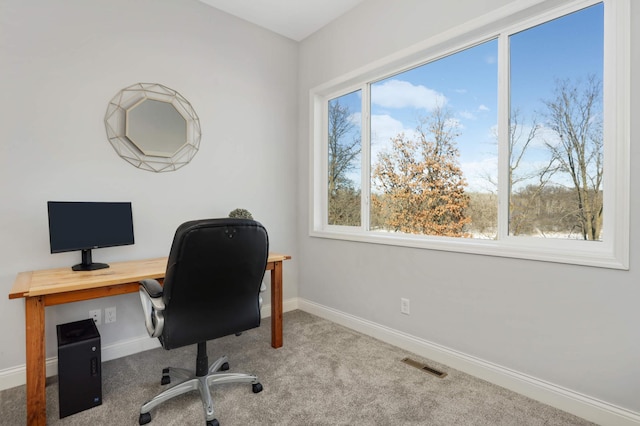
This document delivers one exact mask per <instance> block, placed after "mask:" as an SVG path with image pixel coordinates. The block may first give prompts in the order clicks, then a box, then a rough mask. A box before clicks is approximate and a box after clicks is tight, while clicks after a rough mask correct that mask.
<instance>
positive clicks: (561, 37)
mask: <svg viewBox="0 0 640 426" xmlns="http://www.w3.org/2000/svg"><path fill="white" fill-rule="evenodd" d="M497 57H498V41H497V40H490V41H488V42H485V43H483V44H480V45H477V46H474V47H471V48H469V49H466V50H463V51H461V52H458V53H455V54H453V55H450V56H447V57H445V58H442V59H439V60H437V61H434V62H431V63H428V64H425V65H423V66H420V67H417V68H414V69H412V70H409V71H406V72H403V73H401V74H398V75H395V76H391V77H388V78H386V79H384V80H380V81H378V82H376V83H374V84H372V89H371V90H372V93H371V102H372V103H371V127H372V128H371V131H372V161H373V162H375V157H376V155H377V153H378V152H379V151H380V150H381V149H385V147H387V146H388V145H389V140H390V138H392V137H394V136H395V135H397V134H398V133H400V132H404V133H405V134H406V135H407V136H409V135H411V134H412V133H413V132H414V130H415V128H416V126H417V124H418V121H419V119H420V118H423V117H425V116H427V115H428V114H429V112H430V111H431V110H432V109H433V108H434V106H435V105H436V104H440V105H443V106H444V107H446V108H447V109H449V111H450V112H451V115H452V118H453V119H454V120H455V122H456V124H457V125H458V126H459V127H458V130H459V132H460V136H459V138H458V140H457V141H458V148H459V151H460V158H459V160H460V164H461V167H462V169H463V172H464V174H465V178H466V179H467V181H468V182H469V184H470V187H471V188H470V189H472V190H484V189H493V188H489V186H490V185H489V186H487V185H488V182H487V181H486V179H485V178H484V177H483V175H485V174H487V173H489V174H491V175H493V176H495V175H496V173H497V145H496V138H495V132H496V127H497V122H498V115H497V108H498V103H497V99H498V78H497V75H498V63H497ZM602 63H603V6H602V4H597V5H595V6H592V7H589V8H587V9H583V10H581V11H578V12H576V13H572V14H570V15H567V16H564V17H561V18H558V19H556V20H553V21H551V22H548V23H545V24H542V25H539V26H537V27H533V28H530V29H527V30H525V31H522V32H520V33H516V34H513V35H512V36H511V37H510V70H511V75H510V89H511V92H510V99H511V108H512V109H513V108H516V107H517V108H518V109H519V110H520V112H521V113H522V117H523V118H524V119H526V120H528V119H530V118H531V117H532V116H533V114H536V113H537V114H538V121H539V122H540V123H541V124H544V118H543V117H542V116H541V114H542V113H543V112H544V103H543V100H548V99H551V98H552V96H553V91H554V87H555V84H556V80H557V79H558V78H560V79H565V78H569V79H571V80H573V81H575V80H579V79H581V80H585V79H586V78H587V76H589V75H595V76H596V77H598V78H600V79H602ZM340 102H341V103H343V104H346V105H349V107H350V108H351V111H352V112H353V113H354V118H359V116H360V93H359V92H354V93H352V94H350V95H346V96H343V97H341V98H340ZM543 134H544V132H543ZM547 136H548V134H547ZM538 146H542V143H539V144H538ZM543 156H544V152H543V151H542V150H538V151H537V152H536V151H534V150H532V151H531V153H530V155H529V156H528V157H529V158H528V160H529V161H530V162H531V164H532V167H533V164H534V163H535V162H536V161H541V159H542V157H543Z"/></svg>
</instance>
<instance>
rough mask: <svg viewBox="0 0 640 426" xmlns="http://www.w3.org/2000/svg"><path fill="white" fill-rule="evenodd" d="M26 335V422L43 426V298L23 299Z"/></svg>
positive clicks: (45, 411)
mask: <svg viewBox="0 0 640 426" xmlns="http://www.w3.org/2000/svg"><path fill="white" fill-rule="evenodd" d="M24 303H25V323H26V337H27V424H28V425H29V426H32V425H37V426H40V425H42V426H44V425H45V424H46V423H47V400H46V394H45V380H46V376H47V374H46V370H45V343H44V299H43V298H42V297H27V298H26V299H25V302H24Z"/></svg>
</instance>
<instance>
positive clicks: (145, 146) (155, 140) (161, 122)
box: [125, 99, 187, 157]
mask: <svg viewBox="0 0 640 426" xmlns="http://www.w3.org/2000/svg"><path fill="white" fill-rule="evenodd" d="M126 119H127V122H126V132H125V133H126V135H127V137H128V138H129V140H131V142H133V144H134V145H135V146H137V147H138V148H139V149H140V151H142V153H143V154H144V155H154V156H157V157H171V156H173V154H175V153H176V152H177V151H178V150H179V149H180V148H182V147H183V146H184V145H185V144H186V143H187V120H185V119H184V117H183V116H182V115H181V114H180V113H179V112H178V110H177V109H175V107H174V106H173V105H172V104H170V103H168V102H163V101H155V100H153V99H143V100H141V101H140V102H138V103H137V104H135V105H134V106H132V107H131V108H129V109H128V110H127V117H126Z"/></svg>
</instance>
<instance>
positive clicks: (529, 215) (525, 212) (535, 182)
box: [509, 109, 557, 235]
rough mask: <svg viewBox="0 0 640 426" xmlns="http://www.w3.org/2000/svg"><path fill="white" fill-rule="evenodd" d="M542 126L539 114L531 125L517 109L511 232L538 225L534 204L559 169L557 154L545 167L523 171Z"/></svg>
mask: <svg viewBox="0 0 640 426" xmlns="http://www.w3.org/2000/svg"><path fill="white" fill-rule="evenodd" d="M541 128H542V126H541V125H540V124H539V123H538V120H537V118H536V116H534V117H533V118H532V119H531V123H530V125H529V126H527V125H526V124H524V123H522V122H521V116H520V110H518V109H514V110H513V111H512V112H511V116H510V117H509V191H510V195H509V233H510V234H511V235H520V234H522V233H526V232H531V230H532V229H533V228H535V222H536V219H535V215H534V214H533V213H534V212H535V210H534V208H533V207H534V206H535V204H536V203H538V202H539V199H540V197H541V196H542V194H544V189H545V188H546V186H547V184H548V183H549V181H550V179H551V177H552V176H553V175H554V173H555V172H556V171H557V167H555V165H554V158H553V156H552V157H551V158H550V159H549V160H548V162H546V164H544V165H542V166H541V167H537V168H534V169H529V170H525V171H523V170H522V167H520V166H521V165H522V163H523V161H524V160H525V159H526V158H527V157H526V154H527V152H528V151H529V148H530V147H531V144H532V143H533V142H534V141H535V140H536V138H537V137H538V136H539V133H540V129H541ZM524 183H527V186H526V190H522V191H520V194H519V196H518V197H516V196H515V193H516V192H517V189H516V188H517V187H518V186H519V185H521V184H524Z"/></svg>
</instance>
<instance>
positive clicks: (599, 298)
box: [298, 0, 640, 413]
mask: <svg viewBox="0 0 640 426" xmlns="http://www.w3.org/2000/svg"><path fill="white" fill-rule="evenodd" d="M508 3H510V2H509V1H507V0H487V1H481V2H480V1H473V0H456V1H446V2H444V1H424V0H399V1H394V2H393V4H392V3H391V2H388V1H385V0H369V1H366V2H364V3H363V4H361V5H360V6H358V7H356V8H355V9H354V10H352V11H350V12H349V13H348V14H346V15H344V16H342V17H341V18H339V19H338V20H336V21H334V22H333V23H331V24H330V25H328V26H327V27H325V28H323V29H322V30H321V31H319V32H317V33H315V34H314V35H312V36H311V37H309V38H308V39H306V40H304V41H303V42H302V43H301V46H300V75H299V78H300V91H299V98H300V129H299V131H300V139H301V143H300V145H299V154H298V160H299V161H300V163H301V164H309V163H308V161H309V160H308V159H309V142H308V139H309V136H308V135H309V125H310V123H309V99H308V96H309V95H308V94H309V90H310V89H312V88H313V87H315V86H317V85H320V84H323V83H326V82H327V81H330V80H331V79H334V78H339V77H341V76H343V75H345V74H348V73H350V72H352V71H354V70H357V69H358V68H360V67H363V66H366V65H369V64H370V63H372V62H374V61H377V60H381V59H382V58H385V57H387V56H389V55H391V54H394V53H396V52H397V51H399V50H401V49H403V48H407V47H409V46H411V45H413V44H415V43H417V42H420V41H423V40H426V39H428V38H429V37H431V36H433V35H436V34H438V33H440V32H443V31H445V30H447V29H449V28H451V27H454V26H458V25H462V24H464V23H465V22H467V21H469V20H471V19H473V18H475V17H477V16H480V15H483V14H486V13H489V12H491V11H492V10H495V9H496V8H498V7H501V6H504V5H506V4H508ZM631 19H632V22H631V27H632V44H633V45H634V46H636V48H634V49H633V50H632V64H631V67H632V70H631V71H632V73H631V74H632V79H633V80H632V91H633V93H632V94H631V99H632V111H631V116H632V117H634V116H636V115H637V112H638V111H639V108H640V104H639V103H638V99H639V98H640V85H639V84H638V83H639V82H640V80H639V79H638V77H637V73H634V70H637V68H638V65H639V63H638V61H639V60H640V57H639V53H638V52H639V50H638V49H637V46H638V43H640V30H638V28H640V25H639V24H640V4H638V3H636V2H632V17H631ZM639 132H640V123H639V122H638V120H635V121H634V122H633V123H632V127H631V138H632V144H631V145H632V147H631V156H632V157H631V164H632V165H633V164H636V163H638V162H640V151H639V150H638V147H637V145H636V144H635V143H634V142H635V141H636V140H637V135H638V134H639ZM638 173H639V172H638V169H637V168H633V170H632V173H631V179H632V182H631V193H632V201H631V218H632V219H631V230H632V231H631V232H632V234H631V247H630V252H631V257H630V265H631V267H630V270H629V271H618V270H609V269H599V268H592V267H581V266H572V265H561V264H554V263H546V262H536V261H525V260H517V259H506V258H499V257H489V256H480V255H469V254H458V253H451V252H442V251H433V250H420V249H410V248H401V247H391V246H383V245H374V244H365V243H354V242H346V241H338V240H328V239H321V238H311V237H309V236H308V230H309V223H308V217H309V214H308V213H309V211H308V210H309V209H308V206H309V198H310V196H311V194H310V193H309V175H308V172H305V171H304V170H302V171H301V173H300V187H299V191H300V210H301V212H304V214H300V220H299V223H298V229H299V233H300V238H299V258H300V277H299V280H300V288H299V293H300V297H301V298H302V299H306V300H309V301H312V302H315V303H317V304H320V305H323V306H325V307H328V308H331V309H335V310H338V311H340V312H343V313H346V314H349V315H354V316H356V317H359V318H362V319H365V320H368V321H371V322H373V323H376V324H380V325H383V326H386V327H390V328H392V329H395V330H398V331H401V332H404V333H408V334H411V335H413V336H416V337H419V338H421V339H424V340H426V341H429V342H433V343H436V344H438V345H443V346H445V347H448V348H450V349H452V350H454V351H459V352H462V353H464V354H467V355H470V356H472V357H476V358H479V359H481V360H485V361H488V362H490V363H493V364H497V365H498V366H501V367H502V368H505V369H510V370H515V371H516V372H520V373H524V374H526V375H529V376H532V377H534V378H537V379H540V380H542V381H546V382H549V383H552V384H555V385H558V386H560V387H564V388H568V389H570V390H571V391H573V392H578V393H582V394H585V395H588V396H590V397H593V398H596V399H599V400H601V401H605V402H606V403H609V404H613V405H617V406H620V407H624V408H626V409H629V410H632V411H635V412H636V413H638V412H640V398H638V395H640V363H639V362H638V360H640V332H639V331H638V330H639V328H638V327H639V326H638V325H639V324H640V309H638V300H640V271H639V269H638V266H640V258H639V257H638V243H637V241H638V239H639V238H640V219H638V214H637V213H638V207H639V206H638V201H639V199H638V197H637V193H638V191H637V187H638V185H640V175H639V174H638ZM401 297H406V298H409V299H410V300H411V315H410V316H405V315H402V314H400V298H401Z"/></svg>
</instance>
